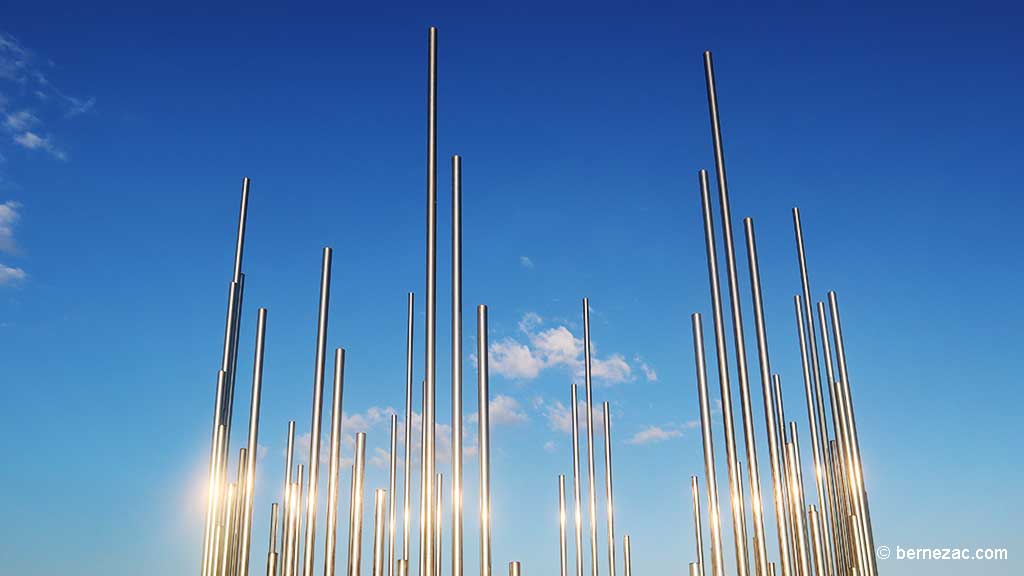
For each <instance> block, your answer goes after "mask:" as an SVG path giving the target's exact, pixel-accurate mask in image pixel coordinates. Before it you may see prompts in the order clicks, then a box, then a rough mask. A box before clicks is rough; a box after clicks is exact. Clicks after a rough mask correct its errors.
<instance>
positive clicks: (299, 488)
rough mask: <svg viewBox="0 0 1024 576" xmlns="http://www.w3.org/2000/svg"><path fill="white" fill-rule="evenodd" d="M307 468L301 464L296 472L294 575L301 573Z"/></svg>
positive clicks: (293, 539)
mask: <svg viewBox="0 0 1024 576" xmlns="http://www.w3.org/2000/svg"><path fill="white" fill-rule="evenodd" d="M305 473H306V467H305V465H303V464H299V466H298V470H297V471H296V472H295V479H296V483H295V494H296V499H295V507H296V510H295V525H294V526H292V529H293V530H295V534H294V536H293V538H292V574H298V573H299V559H300V553H301V548H300V546H302V537H301V535H300V532H301V531H302V493H303V489H304V487H305V483H304V481H303V478H305Z"/></svg>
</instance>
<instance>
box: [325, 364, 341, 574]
mask: <svg viewBox="0 0 1024 576" xmlns="http://www.w3.org/2000/svg"><path fill="white" fill-rule="evenodd" d="M344 394H345V349H344V348H335V349H334V391H333V392H332V393H331V460H330V471H329V472H328V477H327V534H326V541H325V542H324V576H334V566H335V563H336V561H335V556H336V555H337V551H336V548H337V544H338V486H339V484H340V482H341V478H340V475H341V422H342V414H343V413H344V412H343V408H342V401H343V399H344Z"/></svg>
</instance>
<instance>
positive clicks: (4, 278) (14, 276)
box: [0, 264, 28, 286]
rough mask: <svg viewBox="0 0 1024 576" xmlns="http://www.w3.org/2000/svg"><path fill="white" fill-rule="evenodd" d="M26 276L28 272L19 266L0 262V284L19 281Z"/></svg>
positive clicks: (4, 284)
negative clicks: (13, 266) (14, 266)
mask: <svg viewBox="0 0 1024 576" xmlns="http://www.w3.org/2000/svg"><path fill="white" fill-rule="evenodd" d="M25 278H28V274H27V273H26V272H25V271H24V270H22V269H21V268H12V267H11V266H5V265H3V264H0V286H8V285H11V284H16V283H18V282H21V281H22V280H24V279H25Z"/></svg>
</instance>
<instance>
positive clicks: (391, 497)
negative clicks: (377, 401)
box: [387, 414, 398, 576]
mask: <svg viewBox="0 0 1024 576" xmlns="http://www.w3.org/2000/svg"><path fill="white" fill-rule="evenodd" d="M397 468H398V415H397V414H392V415H391V458H390V463H389V466H388V558H387V564H388V575H387V576H394V571H395V483H396V479H395V474H396V473H397Z"/></svg>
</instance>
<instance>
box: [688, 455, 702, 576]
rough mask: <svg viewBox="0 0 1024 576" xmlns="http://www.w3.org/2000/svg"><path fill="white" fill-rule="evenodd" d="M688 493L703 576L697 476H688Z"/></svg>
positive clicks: (698, 561)
mask: <svg viewBox="0 0 1024 576" xmlns="http://www.w3.org/2000/svg"><path fill="white" fill-rule="evenodd" d="M690 494H691V496H692V497H693V536H694V542H696V545H697V566H698V567H699V568H700V573H701V576H704V530H703V529H702V528H701V526H702V524H701V521H700V488H699V487H698V484H697V476H695V475H694V476H690Z"/></svg>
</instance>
